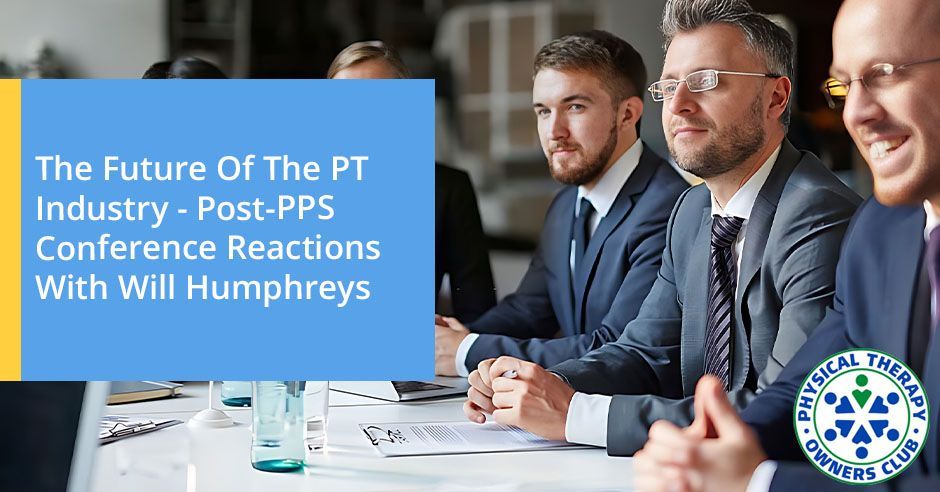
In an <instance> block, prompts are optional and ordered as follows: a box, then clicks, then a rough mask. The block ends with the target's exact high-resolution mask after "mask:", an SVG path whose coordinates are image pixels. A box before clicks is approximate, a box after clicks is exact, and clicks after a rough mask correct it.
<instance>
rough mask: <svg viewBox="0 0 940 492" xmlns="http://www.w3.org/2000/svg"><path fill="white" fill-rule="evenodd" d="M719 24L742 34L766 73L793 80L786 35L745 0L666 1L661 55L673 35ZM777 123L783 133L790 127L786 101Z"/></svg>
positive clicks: (790, 43)
mask: <svg viewBox="0 0 940 492" xmlns="http://www.w3.org/2000/svg"><path fill="white" fill-rule="evenodd" d="M719 23H723V24H729V25H732V26H735V27H737V28H739V29H741V31H743V33H744V40H745V45H746V46H747V48H748V49H749V50H751V52H752V53H754V54H756V55H757V56H758V57H760V58H761V59H762V60H763V61H764V63H765V64H766V66H767V70H768V73H773V74H776V75H783V76H786V77H787V78H789V79H791V80H792V79H793V63H794V62H793V39H792V38H791V37H790V33H788V32H787V30H786V29H784V28H782V27H780V26H778V25H777V24H775V23H774V22H773V21H771V20H770V19H768V18H767V17H764V16H763V15H761V14H760V13H758V12H756V11H754V9H753V8H751V6H750V4H748V3H747V1H745V0H667V1H666V8H665V9H664V10H663V22H662V26H661V28H662V32H663V37H664V38H665V40H664V44H663V51H665V50H668V49H669V45H670V43H672V39H673V38H674V37H675V36H676V34H679V33H682V32H689V31H694V30H696V29H698V28H700V27H705V26H709V25H712V24H719ZM791 99H792V98H791ZM780 123H781V124H783V127H784V129H786V128H788V127H789V125H790V101H787V107H786V109H784V111H783V114H781V115H780Z"/></svg>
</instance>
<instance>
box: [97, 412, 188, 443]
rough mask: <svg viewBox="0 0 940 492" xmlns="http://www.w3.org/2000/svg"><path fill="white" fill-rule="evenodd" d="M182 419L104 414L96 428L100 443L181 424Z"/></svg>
mask: <svg viewBox="0 0 940 492" xmlns="http://www.w3.org/2000/svg"><path fill="white" fill-rule="evenodd" d="M182 423H183V421H182V420H165V419H146V418H132V417H126V416H123V415H105V416H104V417H102V418H101V425H100V426H99V428H98V441H99V443H100V444H108V443H109V442H114V441H118V440H121V439H124V438H125V437H131V436H139V435H141V434H146V433H148V432H153V431H155V430H160V429H164V428H166V427H172V426H174V425H176V424H182Z"/></svg>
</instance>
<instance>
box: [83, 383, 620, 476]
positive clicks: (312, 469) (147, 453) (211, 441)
mask: <svg viewBox="0 0 940 492" xmlns="http://www.w3.org/2000/svg"><path fill="white" fill-rule="evenodd" d="M213 386H214V390H213V392H214V393H215V394H214V395H213V396H214V402H215V406H216V407H217V408H223V409H225V411H226V412H227V413H228V414H229V415H230V416H232V418H233V419H234V420H235V422H236V425H234V426H233V427H229V428H224V429H193V428H190V427H189V426H187V425H185V424H184V425H177V426H174V427H170V428H166V429H161V430H158V431H154V432H151V433H148V434H143V435H140V436H134V437H130V438H126V439H122V440H120V441H116V442H113V443H110V444H107V445H104V446H101V447H100V448H99V449H98V452H97V456H96V460H95V471H94V474H93V478H92V487H91V490H92V491H94V492H111V491H115V492H116V491H122V492H123V491H135V492H148V491H160V492H164V491H186V492H196V491H200V492H204V491H205V492H207V491H220V492H221V491H224V492H232V491H308V490H309V491H314V490H316V491H328V490H343V491H351V490H443V491H464V490H466V491H479V492H488V491H492V492H502V491H519V492H526V491H546V492H552V491H563V490H579V491H614V490H617V491H620V490H630V488H631V487H632V485H631V482H632V479H631V475H632V460H631V459H630V458H611V457H609V456H607V454H606V452H605V450H603V449H567V450H546V451H529V452H517V453H481V454H462V455H446V456H414V457H396V458H383V457H381V456H379V455H378V454H377V453H376V452H375V451H374V449H372V445H371V444H370V443H369V442H368V440H367V439H366V438H365V437H364V436H363V435H362V432H360V430H359V428H358V424H360V423H363V422H419V421H451V420H453V421H457V420H463V419H464V416H463V411H462V410H461V407H462V405H463V399H462V398H454V399H449V400H443V401H442V400H437V401H432V402H414V403H390V402H385V401H382V400H376V399H372V398H366V397H360V396H355V395H349V394H345V393H340V392H337V391H331V392H330V413H329V420H328V425H327V448H326V451H325V452H324V453H322V454H320V455H316V456H314V457H313V458H312V459H309V460H308V463H307V466H306V467H305V468H304V470H303V472H297V473H287V474H278V473H267V472H262V471H258V470H255V469H254V468H252V467H251V463H250V459H249V449H250V444H251V435H250V432H249V425H250V423H251V409H237V408H230V407H223V406H221V404H220V403H219V397H218V392H219V388H220V386H221V385H218V384H216V385H213ZM207 395H208V385H207V384H206V383H187V384H186V386H185V387H184V389H183V395H182V396H180V397H178V398H173V399H167V400H156V401H151V402H141V403H131V404H124V405H112V406H108V409H107V413H108V414H118V415H131V416H146V417H152V418H166V419H179V420H183V421H184V422H185V421H186V420H188V419H189V418H190V417H192V416H193V415H194V414H195V413H196V412H198V411H199V410H201V409H203V408H206V407H207V406H208V400H207Z"/></svg>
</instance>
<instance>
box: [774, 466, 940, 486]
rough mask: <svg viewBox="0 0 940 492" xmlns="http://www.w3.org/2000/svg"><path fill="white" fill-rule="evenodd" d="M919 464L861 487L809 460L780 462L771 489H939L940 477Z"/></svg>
mask: <svg viewBox="0 0 940 492" xmlns="http://www.w3.org/2000/svg"><path fill="white" fill-rule="evenodd" d="M917 468H918V466H916V464H915V465H912V466H911V467H910V468H908V469H907V470H906V471H905V472H904V473H902V474H901V475H900V476H899V477H896V478H894V479H892V480H889V481H887V482H883V483H880V484H876V485H868V486H865V487H864V488H863V489H860V488H859V486H858V485H849V484H844V483H839V482H836V481H835V480H833V479H831V478H829V477H828V476H827V475H823V473H822V472H821V471H819V470H817V469H816V468H815V467H813V466H812V465H810V464H809V463H793V462H790V463H787V462H779V463H777V471H776V472H775V473H774V478H773V481H772V482H770V490H771V491H772V492H778V491H779V492H784V491H787V492H789V491H791V490H819V491H824V492H829V491H831V492H841V491H846V492H849V491H852V492H855V491H858V490H866V491H869V490H871V491H874V492H888V491H901V492H927V491H937V490H940V478H938V477H931V476H925V475H923V474H921V473H919V471H918V470H917Z"/></svg>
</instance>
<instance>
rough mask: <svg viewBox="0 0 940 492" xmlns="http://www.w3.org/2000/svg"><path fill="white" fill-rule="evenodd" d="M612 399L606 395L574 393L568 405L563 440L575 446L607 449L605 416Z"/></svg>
mask: <svg viewBox="0 0 940 492" xmlns="http://www.w3.org/2000/svg"><path fill="white" fill-rule="evenodd" d="M611 400H612V398H611V397H610V396H607V395H589V394H587V393H575V394H574V396H572V397H571V404H570V405H568V418H567V419H566V420H565V440H566V441H568V442H573V443H577V444H588V445H590V446H599V447H602V448H606V447H607V414H608V413H609V412H610V402H611Z"/></svg>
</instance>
